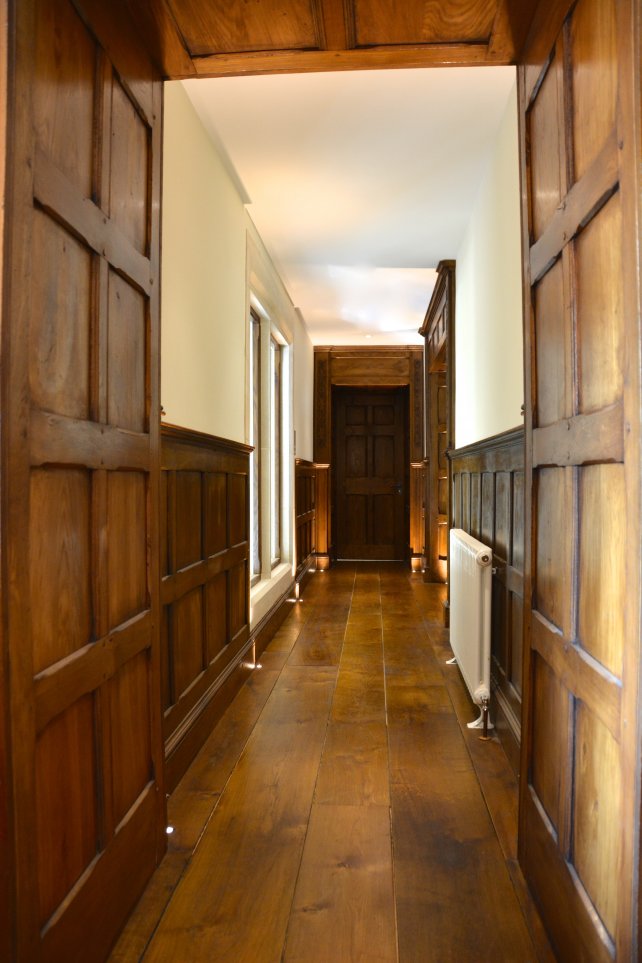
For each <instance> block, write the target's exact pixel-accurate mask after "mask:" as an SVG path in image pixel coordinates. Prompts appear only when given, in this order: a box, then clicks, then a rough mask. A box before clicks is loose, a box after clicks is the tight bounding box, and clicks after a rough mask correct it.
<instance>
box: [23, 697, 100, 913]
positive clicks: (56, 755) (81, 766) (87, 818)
mask: <svg viewBox="0 0 642 963" xmlns="http://www.w3.org/2000/svg"><path fill="white" fill-rule="evenodd" d="M35 765H36V795H37V802H38V805H37V813H38V820H37V823H36V826H35V831H36V837H37V844H38V863H39V867H40V873H39V919H40V925H41V926H44V924H45V923H46V922H47V920H48V919H49V917H50V916H51V915H52V913H53V911H54V910H55V909H56V907H57V906H59V905H60V903H61V902H62V900H63V899H64V897H65V896H66V894H67V893H68V892H69V890H70V889H71V888H72V886H73V884H74V883H75V882H76V881H77V879H78V878H79V876H80V875H81V873H83V872H84V871H85V869H86V868H87V866H89V864H90V863H91V861H92V860H93V859H94V857H95V855H96V854H97V852H98V849H99V844H98V840H99V834H100V828H99V820H98V813H97V801H96V798H95V797H96V790H97V786H96V770H97V765H96V750H95V746H94V705H93V699H92V697H91V696H89V695H88V696H85V697H84V698H82V699H79V700H78V701H77V702H75V703H74V704H73V705H72V706H71V707H70V708H69V709H67V711H66V712H63V713H61V714H60V715H59V716H58V717H57V718H56V719H55V720H54V721H53V722H52V723H51V725H50V726H48V728H47V729H46V730H45V731H44V732H43V733H42V735H41V737H40V739H39V740H38V742H37V745H36V757H35Z"/></svg>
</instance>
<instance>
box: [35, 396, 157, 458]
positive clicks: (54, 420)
mask: <svg viewBox="0 0 642 963" xmlns="http://www.w3.org/2000/svg"><path fill="white" fill-rule="evenodd" d="M30 427H31V465H32V466H34V467H35V466H37V465H84V466H86V467H88V468H92V469H94V470H95V471H97V470H100V469H105V470H108V471H118V470H119V469H120V468H127V469H129V470H132V469H134V470H137V471H145V472H148V471H149V470H150V464H151V457H152V456H151V453H150V445H149V435H144V434H140V433H137V432H135V431H127V430H126V429H124V428H116V427H114V426H113V425H103V424H98V423H97V422H94V421H80V420H78V419H76V418H66V417H65V416H64V415H54V414H51V413H50V412H47V411H40V410H39V409H37V408H33V409H32V411H31V421H30Z"/></svg>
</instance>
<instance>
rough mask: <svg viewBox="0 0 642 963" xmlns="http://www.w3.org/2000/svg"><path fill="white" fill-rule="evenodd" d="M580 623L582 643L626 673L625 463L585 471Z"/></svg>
mask: <svg viewBox="0 0 642 963" xmlns="http://www.w3.org/2000/svg"><path fill="white" fill-rule="evenodd" d="M579 499H580V506H579V511H580V523H579V527H580V545H579V573H578V577H579V585H580V604H579V625H578V637H579V639H580V641H581V644H582V646H583V648H585V649H586V650H587V652H589V653H590V654H591V655H592V656H594V657H595V658H596V659H597V660H598V661H599V662H601V663H602V665H604V666H605V667H606V668H607V669H609V670H610V671H611V672H612V673H613V674H614V675H615V676H617V677H618V678H620V677H621V676H622V666H623V651H622V646H623V642H624V637H625V636H624V609H625V585H626V572H625V553H624V545H625V529H626V524H627V523H626V491H625V479H624V469H623V467H622V465H590V466H587V467H585V468H582V469H581V473H580V490H579Z"/></svg>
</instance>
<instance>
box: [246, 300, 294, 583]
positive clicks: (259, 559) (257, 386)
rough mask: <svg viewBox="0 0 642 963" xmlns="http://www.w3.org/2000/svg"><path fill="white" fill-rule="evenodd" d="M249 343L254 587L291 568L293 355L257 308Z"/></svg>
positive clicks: (251, 534)
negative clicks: (290, 370)
mask: <svg viewBox="0 0 642 963" xmlns="http://www.w3.org/2000/svg"><path fill="white" fill-rule="evenodd" d="M253 301H254V298H253ZM248 343H249V365H248V369H249V370H248V374H249V440H250V444H251V445H252V446H253V448H254V451H253V452H252V455H251V456H250V513H251V520H250V561H251V585H252V587H254V586H255V585H258V583H259V582H262V583H266V582H268V581H269V580H270V579H271V578H272V573H273V572H274V570H276V569H279V566H281V565H282V564H283V563H284V562H286V563H287V562H288V561H289V556H290V542H291V533H290V532H289V528H288V524H287V511H288V506H289V505H290V502H291V498H290V492H289V485H290V481H291V480H290V471H289V462H290V455H291V447H292V446H291V442H290V438H289V434H290V416H289V410H290V376H289V365H290V354H289V348H288V345H287V342H286V340H285V338H284V337H283V335H282V334H281V332H280V331H279V329H278V328H277V327H276V326H275V325H274V323H273V322H272V320H271V319H270V318H269V317H268V316H267V314H266V313H265V312H264V311H263V310H262V309H261V310H259V309H258V308H256V307H253V308H252V309H251V311H250V324H249V337H248ZM279 571H280V569H279Z"/></svg>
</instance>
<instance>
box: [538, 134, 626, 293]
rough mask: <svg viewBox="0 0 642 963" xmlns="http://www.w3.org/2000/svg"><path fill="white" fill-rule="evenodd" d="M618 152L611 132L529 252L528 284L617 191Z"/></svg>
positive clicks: (544, 269)
mask: <svg viewBox="0 0 642 963" xmlns="http://www.w3.org/2000/svg"><path fill="white" fill-rule="evenodd" d="M618 161H619V151H618V146H617V140H616V134H615V131H613V133H612V135H611V137H609V139H608V140H607V141H606V143H605V144H604V147H603V148H602V150H601V151H600V153H599V154H598V155H597V157H596V158H595V160H594V161H593V163H592V164H591V166H590V167H589V169H588V171H587V172H586V173H585V174H584V175H583V177H582V178H581V180H579V181H577V183H575V184H574V185H573V187H572V188H571V189H570V191H569V192H568V194H567V195H566V198H565V200H564V203H563V204H562V205H561V206H560V207H558V209H557V210H556V212H555V214H554V215H553V217H552V218H551V220H550V222H549V224H548V226H547V227H546V230H545V231H544V233H543V234H542V236H541V237H540V238H539V239H538V241H537V242H536V243H535V244H533V246H532V247H531V249H530V264H531V284H536V283H537V281H539V280H540V278H542V277H543V276H544V274H546V272H547V271H548V269H549V268H550V267H551V265H552V264H553V263H554V262H555V261H556V260H557V258H558V257H559V256H560V253H561V251H562V249H563V248H564V247H565V246H566V245H567V244H568V242H569V241H571V240H572V239H573V238H574V237H575V235H576V234H577V232H578V231H580V230H581V229H582V228H583V227H586V225H587V224H588V223H589V222H590V221H591V219H592V218H593V217H594V216H595V214H596V213H597V212H598V211H599V210H600V208H602V207H603V206H604V204H606V202H607V201H608V199H609V197H611V195H612V194H614V193H615V191H616V190H617V187H618V179H619V171H618Z"/></svg>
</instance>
